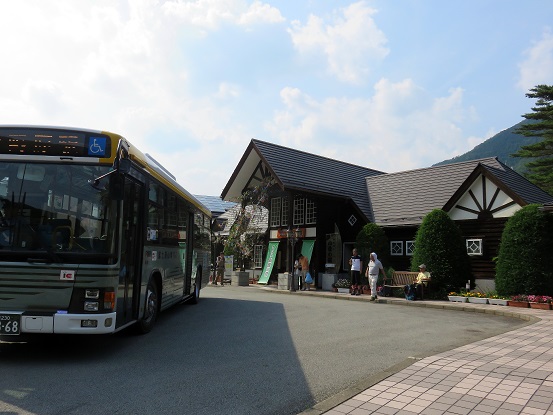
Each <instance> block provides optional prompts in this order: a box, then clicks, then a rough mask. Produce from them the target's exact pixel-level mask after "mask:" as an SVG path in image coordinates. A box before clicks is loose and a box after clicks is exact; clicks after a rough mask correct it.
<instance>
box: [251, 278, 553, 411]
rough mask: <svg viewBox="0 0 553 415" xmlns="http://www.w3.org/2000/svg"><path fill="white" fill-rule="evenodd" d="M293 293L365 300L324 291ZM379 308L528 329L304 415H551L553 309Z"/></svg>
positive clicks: (424, 362) (423, 364)
mask: <svg viewBox="0 0 553 415" xmlns="http://www.w3.org/2000/svg"><path fill="white" fill-rule="evenodd" d="M260 288H261V287H260ZM263 289H265V290H271V291H274V292H281V291H277V290H275V289H274V287H263ZM281 293H288V292H287V291H284V292H281ZM297 294H298V295H314V296H324V297H334V298H337V299H343V300H354V301H367V300H368V296H358V297H357V296H349V295H347V294H337V293H333V292H324V291H309V292H297ZM378 302H380V303H391V304H400V305H406V306H416V307H431V308H437V309H448V310H458V311H462V312H480V313H488V314H495V315H503V316H510V317H515V318H520V319H523V320H528V321H531V322H533V324H529V325H527V326H524V327H522V328H519V329H516V330H513V331H510V332H507V333H504V334H500V335H497V336H494V337H490V338H488V339H485V340H480V341H477V342H475V343H471V344H468V345H465V346H462V347H458V348H455V349H453V350H449V351H447V352H443V353H439V354H437V355H434V356H430V357H426V358H423V359H421V360H418V361H415V363H413V364H412V365H410V366H408V367H407V368H403V369H401V370H399V371H398V372H396V373H391V374H390V376H387V377H386V376H383V379H382V380H380V381H378V382H376V383H374V384H373V385H371V386H369V387H367V388H364V389H363V390H358V389H355V388H352V389H350V390H349V391H344V392H343V393H341V394H338V395H337V396H336V397H331V398H329V399H327V400H325V401H323V402H320V403H318V404H317V405H315V406H314V407H313V408H310V409H308V410H306V411H304V412H302V414H303V415H318V414H323V413H324V414H326V415H343V414H350V415H369V414H375V415H376V414H378V415H418V414H420V415H442V414H444V415H467V414H482V415H488V414H490V415H491V414H497V415H503V414H505V415H514V414H528V415H545V414H547V415H553V311H546V310H534V309H529V308H528V309H524V308H515V307H506V306H497V305H486V304H472V303H463V304H462V303H449V302H446V301H414V302H413V301H406V300H403V299H397V298H380V299H379V300H378ZM347 395H349V397H346V398H345V400H344V396H347Z"/></svg>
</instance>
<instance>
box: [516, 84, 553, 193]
mask: <svg viewBox="0 0 553 415" xmlns="http://www.w3.org/2000/svg"><path fill="white" fill-rule="evenodd" d="M526 96H527V97H528V98H536V99H537V101H536V106H535V107H533V108H532V111H534V112H531V113H528V114H524V115H523V117H524V118H526V119H527V120H532V121H534V122H531V123H529V124H524V125H522V126H521V127H520V128H519V129H518V130H517V133H519V134H522V135H524V136H526V137H542V138H543V140H541V141H538V142H537V143H535V144H531V145H527V146H522V147H521V148H520V150H519V151H518V152H517V153H515V154H513V156H514V157H532V158H534V159H533V160H532V161H530V162H529V163H528V164H527V165H526V166H527V167H528V170H529V172H528V174H527V178H528V180H530V181H531V182H532V183H534V184H535V185H537V186H539V187H541V188H542V189H543V190H545V191H546V192H549V193H550V194H553V86H550V85H537V86H535V87H534V88H532V89H530V92H529V93H527V94H526Z"/></svg>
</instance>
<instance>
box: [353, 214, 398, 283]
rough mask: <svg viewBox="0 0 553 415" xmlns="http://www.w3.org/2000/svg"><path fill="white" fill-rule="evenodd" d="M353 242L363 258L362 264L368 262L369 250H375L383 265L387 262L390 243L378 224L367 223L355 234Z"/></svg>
mask: <svg viewBox="0 0 553 415" xmlns="http://www.w3.org/2000/svg"><path fill="white" fill-rule="evenodd" d="M355 244H356V247H357V250H358V251H359V255H360V256H361V258H363V265H364V266H366V265H367V264H368V263H369V260H370V258H369V255H370V254H371V252H376V255H378V259H379V260H380V262H382V265H383V266H386V264H387V263H388V258H389V256H390V244H389V243H388V237H387V236H386V234H385V233H384V230H383V229H382V228H381V227H380V226H378V225H376V224H374V223H367V224H366V225H365V226H363V229H361V231H359V233H358V234H357V238H356V241H355ZM362 275H364V273H363V274H362Z"/></svg>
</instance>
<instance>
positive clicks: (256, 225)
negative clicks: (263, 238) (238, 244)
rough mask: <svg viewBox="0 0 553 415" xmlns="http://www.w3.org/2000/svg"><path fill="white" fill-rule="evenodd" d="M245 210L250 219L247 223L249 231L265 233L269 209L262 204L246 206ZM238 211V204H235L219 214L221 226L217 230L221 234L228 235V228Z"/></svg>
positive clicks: (230, 226)
mask: <svg viewBox="0 0 553 415" xmlns="http://www.w3.org/2000/svg"><path fill="white" fill-rule="evenodd" d="M246 212H247V213H248V214H249V215H250V216H251V218H252V220H251V222H250V223H249V224H248V232H249V233H265V231H266V230H267V228H268V226H269V210H268V209H267V208H264V207H263V206H252V205H249V206H246ZM239 213H240V206H239V205H235V206H234V207H232V208H230V209H229V210H227V211H226V212H225V213H223V214H222V215H221V216H219V218H218V219H219V220H221V221H222V223H223V227H222V229H221V230H220V231H219V232H218V233H219V234H220V235H222V236H228V235H229V232H230V228H232V225H234V222H235V221H236V218H237V217H238V215H239Z"/></svg>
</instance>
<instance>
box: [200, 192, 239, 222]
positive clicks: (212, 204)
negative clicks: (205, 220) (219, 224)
mask: <svg viewBox="0 0 553 415" xmlns="http://www.w3.org/2000/svg"><path fill="white" fill-rule="evenodd" d="M194 197H195V198H196V199H198V200H199V201H200V202H202V203H203V204H204V205H205V206H206V207H207V208H208V209H209V210H210V211H211V215H212V216H213V217H214V218H216V217H217V216H220V215H221V214H223V213H225V212H226V211H227V210H229V209H230V208H231V207H233V206H234V205H236V203H234V202H227V201H224V200H223V199H221V198H220V197H219V196H206V195H194Z"/></svg>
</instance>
